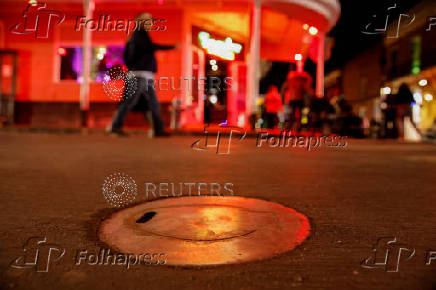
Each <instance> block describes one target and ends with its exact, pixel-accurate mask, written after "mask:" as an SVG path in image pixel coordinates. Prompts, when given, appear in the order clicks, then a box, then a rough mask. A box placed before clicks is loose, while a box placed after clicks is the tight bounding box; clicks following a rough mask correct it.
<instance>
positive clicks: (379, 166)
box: [0, 132, 436, 289]
mask: <svg viewBox="0 0 436 290" xmlns="http://www.w3.org/2000/svg"><path fill="white" fill-rule="evenodd" d="M199 138H200V137H195V136H183V137H182V136H175V137H170V138H162V139H150V138H148V137H146V136H144V135H134V136H129V137H126V138H117V137H111V136H105V135H102V134H90V135H83V134H44V133H18V132H0V207H1V218H0V235H1V242H0V271H1V274H0V275H1V276H0V282H1V283H0V284H1V287H2V289H142V288H144V289H294V288H295V289H436V275H435V273H436V190H435V189H436V187H435V180H436V147H435V146H434V145H429V144H406V143H401V142H398V141H380V140H378V141H375V140H353V139H349V140H347V146H346V147H344V148H326V147H322V148H315V149H313V150H311V151H307V150H305V149H304V148H292V147H289V148H281V147H276V148H271V147H267V146H263V147H261V148H258V147H256V139H253V138H250V139H244V140H243V141H241V142H240V143H239V144H234V145H232V147H231V151H230V154H228V155H217V154H215V152H214V150H213V149H210V150H193V149H192V148H191V144H192V143H193V142H194V141H195V140H197V139H199ZM116 172H122V173H125V174H127V175H129V176H130V177H132V178H133V179H134V180H135V181H136V184H137V186H138V188H137V189H138V191H137V192H138V194H137V198H136V200H135V202H136V203H141V202H145V201H146V196H145V189H144V183H146V182H149V183H155V184H159V183H200V182H203V183H218V184H225V183H232V184H233V192H234V195H237V196H242V197H250V198H258V199H263V200H267V201H272V202H275V203H278V204H281V205H283V206H286V207H289V208H292V209H295V210H296V211H298V212H300V213H302V214H304V215H305V216H306V217H307V218H308V219H309V221H310V228H311V230H310V233H309V236H308V237H307V239H306V240H305V241H304V242H303V243H302V244H301V245H299V246H297V247H296V248H295V249H293V250H291V251H288V252H285V253H281V254H279V255H276V256H274V257H271V258H268V259H263V260H257V261H252V262H248V263H242V264H232V265H221V266H206V267H201V266H191V267H180V266H168V265H135V266H132V267H130V268H129V269H126V267H125V266H124V265H99V264H96V265H91V264H88V263H84V262H82V263H81V264H79V265H76V261H77V252H78V251H79V250H86V251H88V252H94V253H98V252H99V250H100V249H101V248H103V249H105V248H106V247H107V245H105V244H104V243H103V242H102V241H100V240H99V237H98V231H99V227H100V223H101V222H102V220H103V219H105V218H107V217H109V216H110V215H111V214H112V213H114V212H115V211H117V210H119V209H115V208H112V207H111V205H110V204H109V203H107V202H106V200H105V199H104V198H103V195H102V184H103V182H104V180H105V177H106V176H108V175H111V174H113V173H116ZM163 198H165V197H163ZM31 237H42V239H44V238H45V242H44V243H43V244H41V245H40V251H39V252H38V254H39V256H38V257H39V260H38V261H37V263H34V264H38V265H35V266H32V265H30V264H26V265H24V266H23V263H22V262H23V259H26V260H27V261H29V259H30V258H31V257H35V252H33V253H32V252H31V250H32V249H33V250H34V248H32V249H31V248H30V246H29V247H28V248H27V249H26V251H23V245H24V244H25V242H26V241H27V240H28V239H29V238H31ZM386 237H391V238H390V240H391V241H392V242H390V244H387V242H386V241H389V239H384V240H381V242H380V243H379V244H378V246H376V248H377V253H378V254H377V255H378V256H377V258H376V259H377V261H378V263H374V260H372V259H373V257H375V256H374V253H375V252H374V251H373V248H374V246H375V244H376V243H377V240H378V239H380V238H386ZM393 239H395V241H394V240H393ZM270 240H271V239H269V240H268V241H270ZM383 243H384V244H383ZM47 245H52V246H49V247H48V248H47ZM259 246H260V247H261V246H262V245H259ZM51 248H53V249H54V250H52V251H50V249H51ZM47 249H49V251H47ZM60 249H63V250H65V254H64V255H63V256H60V251H61V250H60ZM162 251H163V252H164V249H162ZM48 253H49V254H50V253H51V255H52V256H50V255H47V254H48ZM386 253H387V254H388V255H387V256H388V258H387V259H386V261H385V259H384V256H385V254H386ZM26 255H27V256H26ZM32 255H33V256H32ZM20 257H22V259H21V260H20V259H19V258H20ZM432 257H434V259H432ZM57 258H59V259H57ZM382 258H383V259H382ZM16 259H18V261H17V260H16ZM47 259H49V267H48V271H47V272H38V271H37V269H39V270H41V269H43V270H44V269H46V268H45V264H44V263H47ZM365 260H366V262H365ZM14 261H15V264H14ZM380 261H382V262H380ZM362 262H363V266H365V267H363V266H362ZM383 262H384V263H383ZM11 263H12V264H11ZM20 263H21V264H20ZM11 265H21V266H22V267H18V268H17V267H15V268H14V267H12V266H11ZM397 266H398V267H397ZM396 270H397V271H396Z"/></svg>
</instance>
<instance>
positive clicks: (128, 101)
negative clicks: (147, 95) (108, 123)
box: [112, 78, 145, 130]
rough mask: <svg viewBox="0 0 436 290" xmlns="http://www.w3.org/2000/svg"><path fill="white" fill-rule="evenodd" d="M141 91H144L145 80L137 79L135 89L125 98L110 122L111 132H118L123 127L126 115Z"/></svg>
mask: <svg viewBox="0 0 436 290" xmlns="http://www.w3.org/2000/svg"><path fill="white" fill-rule="evenodd" d="M143 91H145V80H144V79H142V78H137V89H136V91H135V93H134V94H133V95H132V96H129V97H127V98H125V100H124V101H123V102H122V103H121V104H120V106H119V107H118V110H117V112H116V113H115V116H114V119H113V122H112V130H120V129H121V128H122V127H123V124H124V120H125V119H126V116H127V113H128V112H129V111H130V110H132V109H133V107H135V105H136V104H137V103H138V101H139V99H140V98H141V95H142V94H143Z"/></svg>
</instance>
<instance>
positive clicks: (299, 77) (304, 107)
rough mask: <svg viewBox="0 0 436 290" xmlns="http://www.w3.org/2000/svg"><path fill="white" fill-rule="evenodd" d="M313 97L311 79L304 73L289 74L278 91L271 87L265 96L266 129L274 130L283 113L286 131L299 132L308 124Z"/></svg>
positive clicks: (292, 72) (293, 72)
mask: <svg viewBox="0 0 436 290" xmlns="http://www.w3.org/2000/svg"><path fill="white" fill-rule="evenodd" d="M313 96H314V92H313V88H312V77H311V76H310V75H309V74H308V73H306V72H302V73H297V72H295V71H291V72H289V74H288V76H287V78H286V80H285V82H284V83H283V85H282V86H281V88H280V91H279V89H278V87H277V86H274V85H272V86H270V87H269V88H268V92H267V93H266V95H265V101H264V109H265V118H264V119H265V121H266V127H267V128H271V129H272V128H275V127H276V126H277V125H278V114H279V113H280V112H282V111H283V113H284V116H285V123H286V127H287V128H286V129H293V130H295V131H299V130H300V129H301V127H302V126H305V125H308V123H309V119H310V115H309V112H310V107H311V103H312V98H313Z"/></svg>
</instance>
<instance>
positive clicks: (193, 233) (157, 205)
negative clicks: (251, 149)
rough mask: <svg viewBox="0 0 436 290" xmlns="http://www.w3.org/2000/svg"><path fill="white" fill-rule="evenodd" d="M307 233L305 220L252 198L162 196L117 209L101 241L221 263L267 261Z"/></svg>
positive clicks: (169, 259)
mask: <svg viewBox="0 0 436 290" xmlns="http://www.w3.org/2000/svg"><path fill="white" fill-rule="evenodd" d="M309 231H310V225H309V222H308V220H307V218H306V217H305V216H304V215H302V214H301V213H298V212H296V211H295V210H293V209H291V208H287V207H284V206H282V205H279V204H276V203H273V202H268V201H264V200H259V199H253V198H242V197H236V196H232V197H220V196H198V197H181V198H168V199H160V200H156V201H153V202H147V203H143V204H139V205H137V206H134V207H131V208H127V209H124V210H121V211H118V212H116V213H115V214H113V215H112V216H111V217H109V218H108V219H107V220H105V221H104V222H103V223H102V225H101V228H100V233H99V236H100V239H101V240H102V241H103V242H105V243H106V244H108V245H109V246H110V247H111V248H114V249H117V250H119V251H120V252H123V253H126V254H127V253H129V254H130V253H132V254H137V255H139V254H144V253H164V254H165V258H166V263H167V264H169V265H219V264H231V263H241V262H247V261H253V260H260V259H265V258H268V257H272V256H274V255H277V254H279V253H282V252H286V251H289V250H292V249H293V248H295V247H296V246H297V245H298V244H300V243H302V242H303V241H304V239H305V238H306V237H307V235H308V234H309Z"/></svg>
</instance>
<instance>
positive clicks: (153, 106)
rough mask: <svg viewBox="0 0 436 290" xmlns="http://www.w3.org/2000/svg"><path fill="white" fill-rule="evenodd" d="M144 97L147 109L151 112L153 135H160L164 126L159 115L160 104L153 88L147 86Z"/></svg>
mask: <svg viewBox="0 0 436 290" xmlns="http://www.w3.org/2000/svg"><path fill="white" fill-rule="evenodd" d="M144 95H145V97H146V99H147V102H148V105H149V108H150V110H151V114H152V118H153V127H154V133H155V135H156V134H160V133H163V132H164V124H163V121H162V118H161V115H160V104H159V101H158V99H157V95H156V92H155V90H154V87H153V86H151V85H148V87H147V89H146V90H145V91H144Z"/></svg>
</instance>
